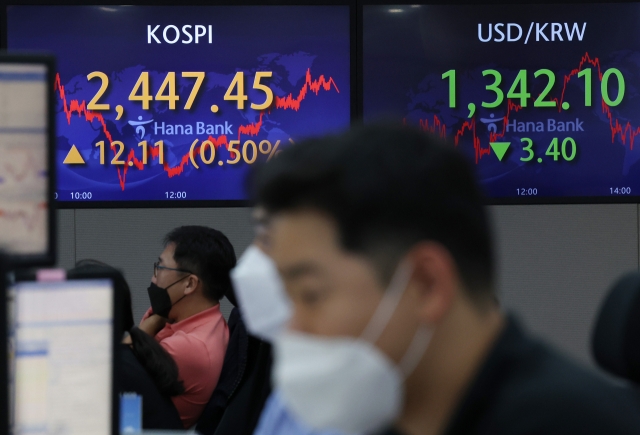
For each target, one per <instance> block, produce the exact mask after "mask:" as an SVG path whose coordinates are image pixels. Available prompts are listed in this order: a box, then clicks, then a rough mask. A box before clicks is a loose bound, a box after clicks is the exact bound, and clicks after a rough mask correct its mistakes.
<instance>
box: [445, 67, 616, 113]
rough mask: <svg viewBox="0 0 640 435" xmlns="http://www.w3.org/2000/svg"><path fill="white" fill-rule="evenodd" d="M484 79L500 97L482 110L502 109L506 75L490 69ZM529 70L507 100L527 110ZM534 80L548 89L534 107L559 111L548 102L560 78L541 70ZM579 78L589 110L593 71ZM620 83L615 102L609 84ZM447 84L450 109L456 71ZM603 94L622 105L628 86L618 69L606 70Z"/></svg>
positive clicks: (517, 80) (520, 74)
mask: <svg viewBox="0 0 640 435" xmlns="http://www.w3.org/2000/svg"><path fill="white" fill-rule="evenodd" d="M482 76H483V77H487V76H489V77H491V78H493V82H492V83H490V84H488V85H486V86H485V89H486V90H488V91H490V92H493V93H494V94H495V96H496V98H495V100H494V101H491V102H485V101H483V102H482V107H486V108H490V109H491V108H495V107H498V106H499V105H500V104H502V102H503V101H504V92H503V90H502V89H501V88H500V85H501V84H502V74H500V72H499V71H496V70H495V69H486V70H484V71H482ZM527 76H528V75H527V70H524V69H522V70H520V71H519V72H518V75H517V76H516V78H515V80H514V81H513V83H512V84H511V87H510V88H509V91H508V92H507V98H509V99H512V100H520V106H522V107H527V101H528V100H529V99H530V98H531V93H529V92H528V91H527V89H528V86H527V84H528V81H527ZM533 77H534V78H536V79H538V78H540V79H541V80H544V79H545V78H546V80H547V82H546V83H547V84H546V86H545V88H544V89H543V90H542V92H541V93H540V95H539V96H538V98H536V99H535V101H534V102H533V107H557V106H558V101H557V100H553V99H552V100H547V99H546V98H547V95H549V92H551V89H552V88H553V85H554V84H555V82H556V76H555V74H554V73H553V71H551V70H548V69H539V70H537V71H536V72H534V73H533ZM578 77H579V78H582V79H584V85H585V86H584V105H585V106H587V107H589V106H591V105H592V101H591V90H592V71H591V68H585V69H583V70H582V71H580V72H579V73H578ZM614 78H615V80H616V81H617V85H618V93H617V95H616V97H615V99H611V95H610V92H609V82H610V80H611V81H612V82H613V79H614ZM442 79H443V80H448V81H449V107H451V108H455V107H456V71H455V70H453V69H451V70H449V71H447V72H445V73H444V74H442ZM600 90H601V94H602V100H603V101H604V102H605V103H606V104H607V105H608V106H611V107H614V106H617V105H618V104H620V103H621V102H622V99H623V98H624V91H625V84H624V77H623V75H622V73H621V72H620V70H619V69H617V68H609V69H608V70H606V71H605V72H604V73H603V74H602V77H601V84H600Z"/></svg>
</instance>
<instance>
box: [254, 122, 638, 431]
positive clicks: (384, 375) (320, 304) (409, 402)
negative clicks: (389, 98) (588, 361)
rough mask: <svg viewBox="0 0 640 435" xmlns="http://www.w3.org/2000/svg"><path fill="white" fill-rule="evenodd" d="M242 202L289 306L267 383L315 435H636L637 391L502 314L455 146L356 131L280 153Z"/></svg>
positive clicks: (480, 214)
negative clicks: (258, 221)
mask: <svg viewBox="0 0 640 435" xmlns="http://www.w3.org/2000/svg"><path fill="white" fill-rule="evenodd" d="M255 190H256V196H257V200H258V201H259V202H260V203H261V204H263V205H264V206H265V207H266V208H267V209H268V210H269V212H270V213H272V225H271V234H270V235H271V239H270V241H271V246H270V256H271V258H272V259H273V260H274V262H275V263H276V265H277V268H278V270H279V272H280V275H281V277H282V279H283V282H284V284H285V286H286V290H287V293H288V295H289V296H290V298H291V301H292V304H293V315H292V318H291V321H290V322H289V326H288V329H287V330H286V331H285V332H283V333H282V334H280V335H279V336H278V337H276V339H275V342H274V346H275V362H274V364H275V367H274V370H273V379H274V382H275V387H276V388H277V389H278V390H279V391H280V394H281V395H282V399H283V401H284V402H285V404H286V405H287V406H288V407H289V408H290V409H291V411H292V412H293V413H294V414H295V415H296V416H297V417H298V418H300V419H301V420H303V421H305V422H306V423H307V424H308V425H310V426H311V427H312V428H315V429H326V428H334V429H339V430H341V431H343V432H345V433H379V432H384V433H388V434H406V435H436V434H446V435H454V434H474V435H475V434H482V435H510V434H514V435H515V434H529V435H573V434H580V435H585V434H586V435H601V434H607V435H612V434H614V435H617V434H629V435H631V434H638V433H640V415H639V414H640V413H638V412H637V411H638V406H639V402H638V397H637V395H636V394H635V393H634V392H632V391H630V390H627V389H624V388H616V387H614V386H612V385H610V384H609V383H607V382H606V381H604V380H602V379H600V378H598V377H596V376H594V375H593V374H591V373H590V372H587V371H585V370H583V369H581V368H579V366H577V365H576V364H574V363H573V362H571V361H570V360H568V359H566V358H565V357H563V356H562V355H560V354H559V353H557V352H556V351H554V350H552V349H551V348H549V347H548V346H547V345H545V344H544V343H541V342H540V341H538V340H535V339H533V338H530V337H529V336H528V335H527V333H526V332H525V331H524V330H523V328H522V327H521V326H520V325H519V322H518V321H517V320H516V319H515V318H514V317H512V316H509V317H505V316H504V315H503V314H502V313H501V312H500V311H499V309H498V307H497V306H496V304H495V293H494V273H493V269H494V265H493V252H492V246H491V245H492V243H491V237H490V231H489V223H488V218H487V216H486V212H485V210H484V208H483V205H482V204H483V198H482V196H481V194H480V191H479V189H478V187H477V185H476V182H475V180H474V177H473V175H472V171H471V169H470V167H469V165H468V164H467V162H466V160H465V159H464V158H463V157H462V156H461V155H459V154H458V153H457V152H456V151H454V150H453V147H452V146H449V145H446V144H442V143H439V142H438V141H437V139H435V138H432V137H429V136H425V135H424V134H423V133H422V132H420V131H417V130H412V129H407V128H404V127H388V126H387V127H367V128H360V129H357V130H354V131H352V132H350V133H347V134H344V135H342V136H338V137H329V138H324V139H315V140H311V141H307V142H306V143H303V144H298V145H297V146H296V147H293V148H291V149H288V150H286V151H284V152H283V153H282V154H281V155H280V156H279V157H278V159H276V160H274V161H272V162H271V163H270V164H269V165H266V166H265V167H264V169H263V170H262V171H261V172H260V173H259V174H258V176H257V178H256V187H255Z"/></svg>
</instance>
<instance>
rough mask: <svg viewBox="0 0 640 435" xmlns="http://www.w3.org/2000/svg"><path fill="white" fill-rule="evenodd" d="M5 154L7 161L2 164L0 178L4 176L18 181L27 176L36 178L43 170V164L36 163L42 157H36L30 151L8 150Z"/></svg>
mask: <svg viewBox="0 0 640 435" xmlns="http://www.w3.org/2000/svg"><path fill="white" fill-rule="evenodd" d="M6 154H7V161H6V162H5V163H4V165H3V171H2V172H0V178H5V177H6V178H9V179H11V180H12V181H15V182H18V183H20V182H23V181H25V180H26V179H28V178H37V177H38V175H39V174H41V173H43V172H44V171H45V168H44V165H43V164H42V163H38V162H39V161H42V158H39V159H38V158H37V157H36V156H34V153H33V152H31V151H13V150H10V151H8V152H7V153H6ZM17 156H20V157H22V158H18V157H17ZM7 176H8V177H7Z"/></svg>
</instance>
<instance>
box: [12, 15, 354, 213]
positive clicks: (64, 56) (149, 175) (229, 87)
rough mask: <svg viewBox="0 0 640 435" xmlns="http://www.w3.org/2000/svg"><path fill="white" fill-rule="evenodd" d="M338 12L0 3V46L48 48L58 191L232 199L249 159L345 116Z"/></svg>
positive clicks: (345, 53)
mask: <svg viewBox="0 0 640 435" xmlns="http://www.w3.org/2000/svg"><path fill="white" fill-rule="evenodd" d="M349 17H350V8H349V6H179V7H178V6H10V7H9V8H8V11H7V21H8V27H7V41H8V48H9V49H10V50H14V49H19V50H22V49H44V50H48V51H51V52H53V53H55V55H56V56H57V59H58V74H57V76H56V82H55V94H56V97H55V98H56V100H57V101H56V104H57V130H58V137H57V145H56V147H57V148H56V164H57V169H58V184H57V190H56V193H57V201H58V204H59V205H61V206H63V207H64V206H66V207H76V206H82V205H78V204H85V205H86V204H89V206H91V204H95V205H100V204H101V205H104V206H109V205H112V206H119V207H122V206H127V205H130V206H140V205H143V204H144V202H145V201H146V202H152V204H151V205H160V204H162V205H167V204H173V203H179V202H182V203H183V205H189V204H186V203H187V202H191V203H192V205H193V201H197V202H202V201H218V203H217V204H218V205H222V204H223V203H222V202H220V201H244V200H246V199H247V198H246V193H245V184H244V179H245V176H246V174H247V172H248V171H249V168H250V167H251V166H252V165H255V164H259V163H262V162H266V161H267V160H269V159H271V158H274V157H275V156H276V155H277V153H278V151H279V150H283V149H285V148H287V147H289V146H293V144H295V143H296V142H298V141H300V140H301V139H302V138H305V137H309V136H314V135H320V134H324V133H328V132H336V131H339V130H342V129H345V128H347V127H348V126H349V124H350V118H351V97H350V95H351V92H350V59H351V57H350V35H351V34H350V18H349ZM33 29H38V30H37V31H34V30H33ZM211 204H213V205H215V203H211Z"/></svg>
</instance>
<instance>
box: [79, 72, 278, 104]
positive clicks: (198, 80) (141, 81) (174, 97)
mask: <svg viewBox="0 0 640 435" xmlns="http://www.w3.org/2000/svg"><path fill="white" fill-rule="evenodd" d="M272 75H273V72H271V71H257V72H256V74H255V78H254V80H253V89H256V90H258V91H262V92H264V94H265V100H264V102H262V103H260V104H255V103H251V108H252V109H253V110H264V109H268V108H269V106H271V104H272V103H273V91H272V90H271V88H269V87H268V86H267V85H265V84H264V83H262V80H263V79H267V78H271V76H272ZM182 77H183V78H189V79H195V83H194V85H193V88H192V89H191V93H190V94H189V97H188V98H187V101H186V103H185V105H184V109H185V110H189V109H191V107H192V106H193V102H194V101H195V99H196V97H197V96H198V92H199V91H200V88H201V86H202V83H203V82H204V78H205V73H204V72H183V73H182ZM95 78H98V79H100V80H101V82H102V84H101V86H100V89H98V92H97V93H96V94H95V95H94V96H93V98H92V99H91V101H89V104H87V109H89V110H95V111H100V110H110V109H111V106H110V105H109V104H107V103H100V102H99V100H100V98H102V96H103V95H104V93H105V92H106V91H107V89H109V76H107V75H106V74H105V73H103V72H100V71H94V72H92V73H89V74H88V75H87V80H92V79H95ZM150 87H151V86H150V80H149V72H148V71H143V72H142V73H140V77H138V81H137V82H136V84H135V85H134V86H133V89H132V90H131V93H130V94H129V101H140V102H141V103H142V109H144V110H149V107H150V103H151V101H153V100H154V97H153V96H152V95H151V91H150ZM176 87H177V86H176V73H175V72H168V73H167V75H166V76H165V79H164V81H163V82H162V84H161V85H160V88H159V89H158V92H157V93H156V96H155V101H166V102H168V103H169V110H176V106H177V104H176V103H177V102H178V101H179V100H180V96H179V95H178V94H177V93H176ZM234 90H235V93H234ZM248 99H249V97H248V96H247V95H246V94H245V91H244V73H243V72H242V71H238V72H237V73H236V74H235V76H234V77H233V80H232V81H231V84H230V85H229V87H228V88H227V91H226V93H225V94H224V100H225V101H236V103H237V107H238V109H239V110H242V109H244V106H245V101H247V100H248Z"/></svg>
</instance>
